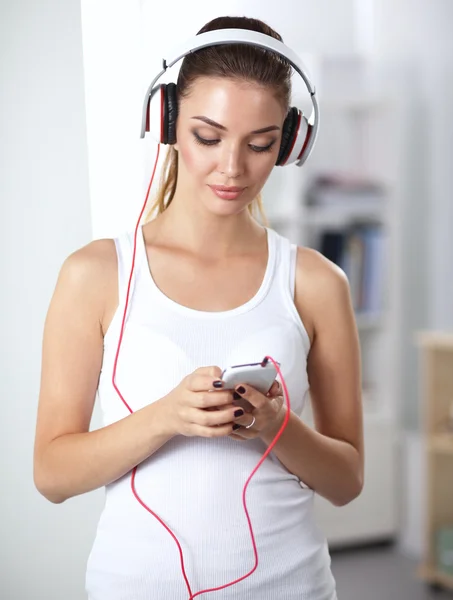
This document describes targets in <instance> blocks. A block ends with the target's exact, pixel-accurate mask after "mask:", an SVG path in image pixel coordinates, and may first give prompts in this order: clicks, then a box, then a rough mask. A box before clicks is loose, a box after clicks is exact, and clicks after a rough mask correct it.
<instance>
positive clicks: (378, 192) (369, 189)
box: [305, 174, 385, 210]
mask: <svg viewBox="0 0 453 600" xmlns="http://www.w3.org/2000/svg"><path fill="white" fill-rule="evenodd" d="M384 195H385V190H384V186H383V185H382V184H380V183H377V182H376V181H373V180H371V179H368V178H363V177H359V176H356V175H347V174H323V175H317V176H316V177H314V178H313V179H312V181H311V183H310V184H309V186H308V188H307V192H306V197H305V200H306V204H307V206H309V207H336V208H347V209H349V210H351V209H358V210H360V209H364V208H371V207H373V208H380V207H381V206H382V204H383V199H384Z"/></svg>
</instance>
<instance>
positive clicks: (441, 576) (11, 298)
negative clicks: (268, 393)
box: [0, 0, 453, 600]
mask: <svg viewBox="0 0 453 600" xmlns="http://www.w3.org/2000/svg"><path fill="white" fill-rule="evenodd" d="M0 11H1V13H0V16H1V18H0V22H1V25H0V28H1V36H0V48H1V54H0V65H1V80H2V95H1V105H2V110H1V111H0V115H1V116H0V126H1V130H0V139H1V142H0V151H1V160H0V174H1V178H0V191H1V203H0V207H1V213H0V276H1V282H2V286H1V289H2V294H1V306H2V311H1V317H0V318H1V332H2V336H1V341H0V348H1V362H0V368H1V377H0V397H1V399H2V406H3V410H2V418H1V420H0V432H1V435H0V450H1V457H2V458H1V472H2V483H3V485H2V488H3V493H2V495H1V497H0V515H1V517H0V539H1V544H0V597H1V598H2V600H3V599H4V600H29V599H31V598H33V599H41V598H42V599H45V600H62V599H64V600H81V599H82V598H84V597H85V594H84V575H85V565H86V560H87V557H88V553H89V550H90V547H91V543H92V540H93V537H94V533H95V526H96V523H97V519H98V516H99V513H100V510H101V508H102V504H103V492H102V490H98V491H96V492H93V493H91V494H88V495H85V496H82V497H77V498H74V499H72V500H69V501H67V502H65V503H64V504H62V505H58V506H56V505H52V504H50V503H49V502H47V501H46V500H44V498H42V497H41V496H40V495H39V494H38V492H37V491H36V490H35V488H34V486H33V477H32V452H33V442H34V428H35V420H36V408H37V400H38V391H39V377H40V360H41V340H42V330H43V325H44V319H45V314H46V311H47V308H48V304H49V301H50V297H51V294H52V292H53V289H54V286H55V283H56V277H57V274H58V271H59V269H60V267H61V264H62V262H63V260H64V259H65V258H66V256H67V255H68V254H70V253H71V252H73V251H74V250H76V249H77V248H79V247H80V246H82V245H85V244H86V243H88V242H89V241H91V240H92V239H93V238H99V237H112V236H114V235H117V234H118V233H120V232H122V231H124V230H126V229H127V230H131V229H132V228H133V227H134V226H135V223H136V219H137V217H138V214H139V211H140V208H141V206H142V203H143V201H144V197H145V193H146V189H147V186H148V183H149V178H150V175H151V170H152V166H153V163H154V157H155V152H156V145H155V143H153V142H152V141H151V140H150V139H148V138H146V139H145V140H141V139H140V137H139V131H140V124H141V111H142V102H143V98H144V94H145V91H146V89H147V87H148V85H149V83H150V81H151V79H152V78H153V77H154V75H155V74H156V73H157V71H159V70H160V67H161V61H162V58H163V57H164V56H165V57H166V56H167V55H168V51H169V50H171V49H172V48H173V47H174V46H175V45H177V44H178V43H180V42H181V41H182V40H184V39H186V38H188V37H191V36H192V35H194V34H195V33H196V31H197V30H198V29H199V28H200V27H201V26H202V25H203V24H204V23H205V22H207V21H208V20H210V19H212V18H214V17H216V16H220V15H224V14H227V15H245V16H251V17H257V18H260V19H263V20H264V21H266V22H268V23H269V25H271V26H272V27H273V28H274V29H276V30H277V31H279V33H280V34H281V35H282V36H283V39H284V42H285V43H286V44H287V45H288V46H290V47H291V48H293V49H294V50H295V51H296V52H297V53H298V54H299V55H300V56H301V57H302V58H303V60H304V62H305V64H306V65H307V67H308V69H309V72H310V75H311V79H312V81H313V83H314V84H315V86H316V88H317V95H318V100H319V105H320V111H321V127H320V133H319V138H318V143H317V145H316V148H315V151H314V153H313V155H312V157H311V158H310V160H309V162H308V163H307V164H306V165H305V166H304V167H303V168H302V169H298V168H296V167H288V168H286V169H278V168H276V169H274V171H273V173H272V175H271V177H270V179H269V181H268V183H267V184H266V188H265V190H264V202H265V207H266V211H267V215H268V218H269V222H270V225H271V226H272V227H274V228H275V229H276V230H277V231H279V232H281V233H282V234H283V235H286V236H287V237H289V238H290V239H291V240H292V241H294V242H296V243H298V244H300V245H308V246H311V247H314V248H317V249H318V250H320V251H321V252H323V253H324V254H325V255H326V256H328V257H329V258H330V259H331V260H333V261H334V262H336V263H337V264H339V265H340V266H341V267H342V268H343V269H344V270H345V272H346V273H347V275H348V278H349V281H350V285H351V293H352V296H353V301H354V306H355V310H356V316H357V325H358V329H359V333H360V341H361V348H362V362H363V374H362V375H363V403H364V413H365V416H364V419H365V439H366V477H365V479H366V482H365V488H364V490H363V493H362V494H361V496H360V497H359V498H357V499H356V500H355V501H353V502H352V503H351V504H349V505H347V506H345V507H342V508H335V507H333V506H330V505H329V504H328V503H327V502H324V501H323V499H322V498H317V500H316V511H317V518H318V519H319V522H320V525H321V526H322V527H323V529H324V531H325V533H326V535H327V537H328V540H329V544H330V548H331V555H332V565H333V571H334V575H335V577H336V578H337V582H338V595H339V600H377V599H379V600H406V599H408V600H418V599H419V598H420V599H421V598H431V597H436V598H447V597H450V598H451V597H452V594H453V591H452V590H453V237H452V236H451V233H450V232H451V227H452V225H453V201H452V192H453V120H452V119H451V118H450V112H451V106H452V105H453V35H452V34H451V31H452V27H453V3H452V2H451V1H450V0H431V1H428V0H412V1H409V0H316V1H311V2H309V1H308V0H279V2H270V0H260V1H259V2H258V0H238V1H234V0H230V1H223V0H217V1H216V2H208V1H207V0H192V2H190V3H187V2H182V1H181V0H175V2H174V3H173V5H171V7H169V5H168V4H167V5H162V6H161V5H158V4H157V3H156V2H152V1H151V0H129V1H128V2H124V1H123V2H119V1H118V0H113V1H112V0H110V2H107V1H106V0H98V1H97V2H88V0H82V2H80V1H79V0H66V2H64V3H61V2H57V1H56V0H45V1H44V2H39V3H35V2H31V1H30V0H28V1H27V0H16V1H15V2H14V3H12V2H9V3H7V2H4V3H2V5H1V9H0ZM178 68H179V66H178ZM174 77H175V73H174V72H173V69H172V70H170V73H169V74H168V77H166V78H165V79H164V81H171V80H174ZM293 104H297V105H299V106H301V107H303V108H304V109H305V110H306V111H309V110H310V102H309V100H308V98H307V94H306V91H305V90H304V88H303V86H302V85H301V84H300V83H299V80H298V78H297V77H294V89H293ZM68 343H70V340H68ZM305 418H306V419H307V421H308V422H310V420H311V413H310V407H309V406H308V410H307V413H306V415H305ZM97 419H98V415H97V413H95V416H94V420H93V427H96V426H97V423H98V421H97ZM434 594H435V595H434Z"/></svg>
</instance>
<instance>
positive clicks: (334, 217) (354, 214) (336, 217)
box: [269, 203, 386, 227]
mask: <svg viewBox="0 0 453 600" xmlns="http://www.w3.org/2000/svg"><path fill="white" fill-rule="evenodd" d="M269 221H270V223H271V226H283V227H285V226H287V225H297V226H298V227H345V226H348V225H350V224H352V223H354V222H371V223H376V222H377V223H385V222H386V212H385V206H384V205H382V204H375V203H373V204H370V205H368V206H365V205H362V206H358V205H343V206H336V205H332V206H307V207H305V208H304V212H303V214H302V215H300V216H277V215H276V216H274V217H269Z"/></svg>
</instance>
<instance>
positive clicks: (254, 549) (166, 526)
mask: <svg viewBox="0 0 453 600" xmlns="http://www.w3.org/2000/svg"><path fill="white" fill-rule="evenodd" d="M161 89H162V88H161ZM163 97H164V94H163V92H162V105H163ZM161 121H162V122H163V119H161ZM299 123H300V119H299ZM159 151H160V144H158V146H157V154H156V160H155V162H154V169H153V173H152V175H151V181H150V182H149V186H148V191H147V193H146V197H145V202H144V204H143V207H142V210H141V211H140V216H139V218H138V221H137V224H136V226H135V232H134V249H133V253H132V266H131V272H130V274H129V281H128V284H127V294H126V303H125V307H124V313H123V319H122V321H121V331H120V336H119V340H118V347H117V350H116V354H115V361H114V365H113V374H112V385H113V387H114V388H115V390H116V392H117V394H118V396H119V397H120V398H121V400H122V402H123V403H124V405H125V406H126V408H127V410H128V411H129V412H130V413H131V414H132V413H133V412H134V411H133V410H132V408H131V407H130V406H129V404H128V403H127V402H126V400H125V399H124V398H123V396H122V394H121V392H120V391H119V389H118V387H117V385H116V383H115V377H116V369H117V365H118V356H119V352H120V347H121V343H122V341H123V335H124V326H125V322H126V314H127V307H128V305H129V294H130V290H131V282H132V275H133V273H134V268H135V255H136V252H137V231H138V228H139V226H140V221H141V219H142V215H143V213H144V211H145V208H146V205H147V203H148V196H149V191H150V189H151V185H152V183H153V179H154V174H155V172H156V167H157V161H158V159H159ZM269 360H270V361H272V362H273V364H274V366H275V368H276V369H277V373H278V375H280V378H281V382H282V387H283V394H284V396H285V399H286V407H287V411H286V414H285V418H284V420H283V424H282V426H281V427H280V429H279V431H278V433H277V435H276V436H275V438H274V440H273V441H272V443H271V444H270V445H269V446H268V448H267V450H266V451H265V452H264V454H263V456H262V457H261V459H260V460H259V462H258V464H257V465H256V467H255V468H254V469H253V471H252V472H251V474H250V475H249V477H248V479H247V481H246V482H245V485H244V488H243V491H242V503H243V505H244V511H245V514H246V517H247V521H248V525H249V529H250V536H251V538H252V545H253V553H254V555H255V565H254V567H253V569H252V570H251V571H249V573H246V574H245V575H243V576H242V577H239V578H238V579H235V580H234V581H231V582H230V583H226V584H224V585H221V586H219V587H216V588H210V589H206V590H201V591H200V592H196V593H195V594H193V593H192V590H191V588H190V583H189V580H188V579H187V574H186V571H185V568H184V557H183V553H182V548H181V544H180V543H179V541H178V538H177V537H176V536H175V534H174V533H173V532H172V530H171V529H170V528H169V527H168V525H166V524H165V523H164V521H162V519H161V518H160V517H159V516H158V515H157V514H156V513H155V512H153V511H152V510H151V509H150V508H149V506H147V504H145V502H144V501H143V500H142V499H141V498H140V496H139V494H138V492H137V489H136V487H135V475H136V473H137V469H138V465H137V466H136V467H134V468H133V469H132V473H131V489H132V493H133V494H134V496H135V498H136V500H137V501H138V502H139V503H140V504H141V505H142V506H143V508H144V509H145V510H147V511H148V512H149V513H151V514H152V515H153V517H156V519H157V520H158V521H159V523H161V524H162V525H163V526H164V527H165V529H166V530H167V531H168V533H169V534H170V535H171V536H172V538H173V539H174V540H175V542H176V545H177V546H178V550H179V557H180V562H181V571H182V574H183V577H184V581H185V582H186V586H187V590H188V592H189V600H193V599H194V598H195V597H196V596H199V595H200V594H204V593H207V592H215V591H218V590H222V589H224V588H226V587H229V586H231V585H234V584H236V583H239V582H240V581H242V580H243V579H246V578H247V577H250V575H251V574H252V573H253V572H254V571H255V570H256V569H257V567H258V551H257V549H256V543H255V536H254V534H253V528H252V523H251V521H250V516H249V512H248V509H247V504H246V502H245V493H246V490H247V486H248V484H249V483H250V480H251V478H252V477H253V475H254V474H255V473H256V471H257V470H258V469H259V467H260V466H261V465H262V463H263V461H264V460H265V459H266V457H267V455H268V454H269V453H270V452H271V450H272V448H273V447H274V446H275V444H276V443H277V441H278V439H279V437H280V436H281V434H282V433H283V430H284V429H285V427H286V425H287V423H288V421H289V415H290V412H291V405H290V400H289V394H288V389H287V387H286V383H285V380H284V378H283V375H282V373H281V371H280V367H279V365H278V363H277V362H276V361H275V360H274V359H273V358H272V357H271V356H266V357H265V358H264V359H263V363H262V364H263V365H264V364H266V362H268V361H269Z"/></svg>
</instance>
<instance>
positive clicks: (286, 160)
mask: <svg viewBox="0 0 453 600" xmlns="http://www.w3.org/2000/svg"><path fill="white" fill-rule="evenodd" d="M301 118H302V115H301V113H300V111H299V115H298V117H297V128H296V131H295V133H294V136H293V143H292V144H291V148H290V150H289V152H288V154H287V155H286V159H285V162H284V163H282V167H283V166H284V165H286V163H287V162H288V158H289V157H290V156H291V152H292V151H293V148H294V145H295V143H296V140H297V136H298V135H299V127H300V120H301Z"/></svg>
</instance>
